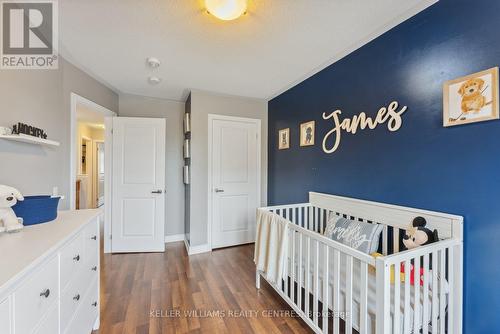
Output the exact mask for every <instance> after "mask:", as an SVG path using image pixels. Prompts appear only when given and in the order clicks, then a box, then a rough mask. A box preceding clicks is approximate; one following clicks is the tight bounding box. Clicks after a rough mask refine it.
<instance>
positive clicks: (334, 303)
mask: <svg viewBox="0 0 500 334" xmlns="http://www.w3.org/2000/svg"><path fill="white" fill-rule="evenodd" d="M263 209H265V210H268V211H271V212H274V213H276V214H278V215H280V216H282V217H284V218H286V219H288V220H289V221H290V222H291V223H292V224H290V225H291V227H290V229H289V232H288V233H289V236H288V247H287V248H286V259H287V261H285V263H286V264H285V268H284V277H285V278H284V279H283V280H282V281H281V282H279V283H278V284H272V283H270V285H271V286H272V287H273V288H274V289H275V290H276V291H277V293H278V294H279V295H280V296H281V297H282V298H283V299H284V300H285V301H286V302H287V303H288V304H289V305H290V306H291V307H292V309H293V310H294V311H295V312H296V313H297V314H298V315H299V316H300V317H301V318H302V319H303V320H304V321H305V322H306V323H307V325H308V326H309V327H311V329H312V330H314V332H316V333H335V334H337V333H340V328H341V327H342V325H343V326H344V328H345V333H352V332H353V330H356V331H358V332H359V333H361V334H365V333H376V334H387V333H394V334H399V333H405V334H406V333H420V330H421V333H449V334H461V333H462V270H463V269H462V268H463V218H462V217H460V216H455V215H450V214H444V213H440V212H431V211H425V210H419V209H413V208H407V207H401V206H395V205H388V204H383V203H376V202H370V201H363V200H358V199H352V198H346V197H339V196H333V195H326V194H320V193H314V192H311V193H309V203H304V204H293V205H282V206H274V207H267V208H263ZM330 212H333V213H334V214H336V215H338V216H344V217H346V218H350V219H353V220H361V221H365V222H369V223H379V224H382V225H384V228H383V232H382V236H381V239H382V240H381V243H382V253H383V256H382V257H377V258H374V257H372V256H370V255H367V254H365V253H362V252H359V251H357V250H355V249H352V248H350V247H348V246H345V245H343V244H341V243H338V242H335V241H333V240H331V239H329V238H326V237H324V236H323V235H322V232H323V230H324V228H325V225H326V221H327V217H328V215H329V213H330ZM416 216H422V217H424V218H426V220H427V222H428V225H427V226H428V227H429V228H431V229H437V230H438V232H439V237H440V239H442V240H440V241H439V242H435V243H432V244H429V245H426V246H422V247H419V248H417V249H414V250H409V251H408V250H404V251H400V250H399V245H400V237H401V234H400V231H402V230H404V229H405V228H407V226H408V225H409V224H410V222H411V221H412V220H413V218H415V217H416ZM421 262H422V263H423V268H424V271H423V285H422V286H421V285H420V284H418V283H415V284H413V285H412V284H410V271H409V270H405V273H404V276H405V280H404V282H401V281H400V279H399V268H400V264H401V263H403V264H404V265H405V268H409V267H410V264H411V263H413V264H414V267H415V270H414V273H415V277H414V281H415V282H419V281H420V275H418V273H419V272H420V266H421ZM370 266H373V267H374V268H373V269H372V268H370ZM429 266H431V268H432V270H426V269H425V268H429ZM391 270H394V272H395V273H396V279H394V281H393V282H391ZM263 277H264V276H263ZM256 278H257V280H256V286H257V288H260V278H261V274H260V273H259V272H258V271H257V273H256ZM325 278H326V279H325ZM443 278H445V279H443ZM416 301H417V302H416ZM327 310H328V313H327ZM397 310H400V311H399V312H398V311H397ZM325 315H326V316H325ZM340 319H342V321H341V320H340ZM342 323H343V324H342Z"/></svg>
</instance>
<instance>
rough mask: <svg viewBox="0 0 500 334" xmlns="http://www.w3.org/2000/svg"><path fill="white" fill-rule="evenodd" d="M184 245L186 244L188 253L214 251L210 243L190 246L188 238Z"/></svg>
mask: <svg viewBox="0 0 500 334" xmlns="http://www.w3.org/2000/svg"><path fill="white" fill-rule="evenodd" d="M184 245H185V246H186V252H187V253H188V255H195V254H201V253H208V252H211V251H212V249H211V248H210V245H209V244H203V245H198V246H189V242H188V241H187V239H184Z"/></svg>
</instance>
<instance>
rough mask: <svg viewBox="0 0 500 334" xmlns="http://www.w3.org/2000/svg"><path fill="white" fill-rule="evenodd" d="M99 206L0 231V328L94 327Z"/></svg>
mask: <svg viewBox="0 0 500 334" xmlns="http://www.w3.org/2000/svg"><path fill="white" fill-rule="evenodd" d="M100 215H101V212H100V211H99V210H80V211H61V212H59V215H58V218H57V219H56V220H54V221H52V222H49V223H45V224H40V225H36V226H28V227H25V228H24V229H23V230H22V231H21V232H19V233H14V234H0V333H1V334H31V333H33V334H58V333H60V334H66V333H67V334H89V333H90V332H91V331H92V329H98V328H99V272H100V271H99V216H100Z"/></svg>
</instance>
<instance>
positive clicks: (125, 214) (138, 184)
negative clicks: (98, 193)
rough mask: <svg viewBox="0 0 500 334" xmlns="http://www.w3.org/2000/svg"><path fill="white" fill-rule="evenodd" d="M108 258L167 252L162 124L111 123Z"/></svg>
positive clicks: (153, 121)
mask: <svg viewBox="0 0 500 334" xmlns="http://www.w3.org/2000/svg"><path fill="white" fill-rule="evenodd" d="M112 157H113V161H112V166H113V167H112V170H113V173H112V174H113V176H112V215H111V220H112V231H111V233H112V240H111V248H112V252H114V253H116V252H118V253H119V252H163V251H164V250H165V236H164V235H165V234H164V229H165V120H164V119H156V118H131V117H115V118H113V153H112Z"/></svg>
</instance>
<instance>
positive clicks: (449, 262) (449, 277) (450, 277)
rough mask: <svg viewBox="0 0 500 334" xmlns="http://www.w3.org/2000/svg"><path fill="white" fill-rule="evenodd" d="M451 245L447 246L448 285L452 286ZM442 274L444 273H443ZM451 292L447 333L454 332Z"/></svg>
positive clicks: (450, 294) (450, 295) (451, 294)
mask: <svg viewBox="0 0 500 334" xmlns="http://www.w3.org/2000/svg"><path fill="white" fill-rule="evenodd" d="M453 257H454V254H453V247H450V248H448V286H450V287H452V286H454V283H455V282H454V277H453V270H454V267H453ZM443 275H444V274H443ZM453 296H454V294H453V293H449V294H448V333H454V331H453V321H452V318H453V317H452V316H450V315H453V314H454V310H453V305H454V302H455V301H454V300H453Z"/></svg>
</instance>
